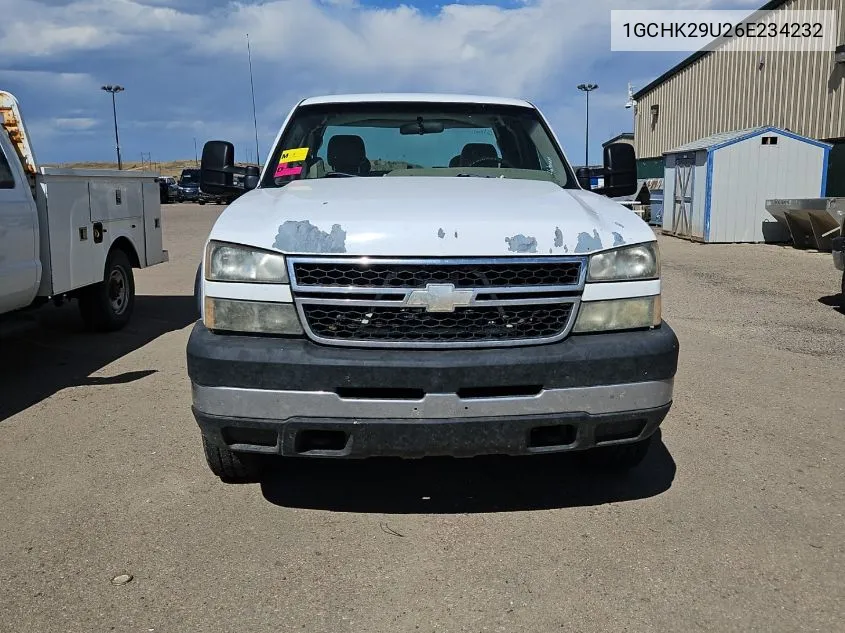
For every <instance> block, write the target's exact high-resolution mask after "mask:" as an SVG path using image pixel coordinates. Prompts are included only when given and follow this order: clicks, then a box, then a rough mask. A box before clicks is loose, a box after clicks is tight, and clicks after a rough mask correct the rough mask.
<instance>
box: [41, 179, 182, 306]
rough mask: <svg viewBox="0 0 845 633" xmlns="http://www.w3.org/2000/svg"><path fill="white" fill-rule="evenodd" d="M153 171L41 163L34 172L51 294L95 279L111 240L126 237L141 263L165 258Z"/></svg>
mask: <svg viewBox="0 0 845 633" xmlns="http://www.w3.org/2000/svg"><path fill="white" fill-rule="evenodd" d="M155 178H156V176H155V174H153V173H148V172H135V173H132V172H123V171H117V170H78V169H57V168H51V167H42V168H41V169H40V173H39V174H38V175H37V176H36V205H37V208H38V222H39V225H40V226H41V227H44V228H43V229H42V230H41V231H40V242H41V255H42V256H41V259H42V271H43V272H42V276H41V285H40V286H39V289H38V295H39V296H43V297H50V296H53V295H57V294H62V293H66V292H70V291H72V290H76V289H78V288H81V287H84V286H87V285H89V284H93V283H97V282H99V281H102V279H103V266H104V265H105V261H106V256H107V255H108V253H109V250H110V249H111V247H112V245H113V244H114V243H115V242H117V241H118V240H121V239H125V240H128V242H129V244H130V245H131V246H132V249H133V250H134V252H135V255H136V256H137V258H138V259H137V263H138V264H139V267H146V266H152V265H154V264H159V263H161V262H164V261H166V260H167V253H166V252H165V251H163V250H162V225H161V204H160V201H159V190H158V184H157V183H156V181H155Z"/></svg>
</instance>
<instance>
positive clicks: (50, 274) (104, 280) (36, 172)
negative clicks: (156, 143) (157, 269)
mask: <svg viewBox="0 0 845 633" xmlns="http://www.w3.org/2000/svg"><path fill="white" fill-rule="evenodd" d="M159 197H160V194H159V185H158V184H157V182H156V179H155V174H152V173H132V172H126V171H117V170H114V171H110V170H83V169H59V168H51V167H39V166H38V165H37V163H36V161H35V154H34V153H33V151H32V146H31V144H30V141H29V135H28V133H27V130H26V125H25V123H24V120H23V117H22V116H21V112H20V108H19V106H18V102H17V100H16V99H15V97H14V96H13V95H12V94H10V93H8V92H3V91H0V315H5V314H9V313H12V312H16V311H18V310H25V309H30V308H35V307H38V306H40V305H43V304H45V303H47V302H49V301H50V300H51V299H52V300H53V301H54V302H56V303H59V302H61V301H63V300H64V299H67V298H76V299H78V301H79V308H80V312H81V314H82V318H83V321H84V322H85V324H86V326H88V327H89V328H91V329H95V330H101V331H109V330H116V329H119V328H121V327H123V326H124V325H126V323H127V322H128V321H129V319H130V317H131V315H132V309H133V307H134V304H135V284H134V277H133V273H132V269H133V268H144V267H146V266H152V265H153V264H158V263H161V262H164V261H167V252H166V251H164V250H162V227H161V205H160V202H159Z"/></svg>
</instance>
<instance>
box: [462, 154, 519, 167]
mask: <svg viewBox="0 0 845 633" xmlns="http://www.w3.org/2000/svg"><path fill="white" fill-rule="evenodd" d="M480 163H493V165H481V164H480ZM468 166H469V167H505V166H507V167H511V168H512V167H513V165H511V164H510V163H509V162H508V161H506V160H505V159H504V158H489V157H488V158H479V159H478V160H476V161H473V162H472V163H470V164H469V165H468Z"/></svg>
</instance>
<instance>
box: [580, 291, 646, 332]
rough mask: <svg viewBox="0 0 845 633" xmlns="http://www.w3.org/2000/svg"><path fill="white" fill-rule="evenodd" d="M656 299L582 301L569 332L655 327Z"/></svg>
mask: <svg viewBox="0 0 845 633" xmlns="http://www.w3.org/2000/svg"><path fill="white" fill-rule="evenodd" d="M660 311H661V306H660V295H655V296H653V297H637V298H635V299H613V300H612V301H585V302H583V303H582V304H581V307H580V309H579V310H578V320H577V321H576V322H575V327H573V328H572V331H573V332H576V333H577V332H581V333H583V332H604V331H607V330H632V329H636V328H647V327H656V326H658V325H660V320H661V314H660Z"/></svg>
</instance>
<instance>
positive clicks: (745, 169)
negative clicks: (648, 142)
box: [663, 127, 831, 242]
mask: <svg viewBox="0 0 845 633" xmlns="http://www.w3.org/2000/svg"><path fill="white" fill-rule="evenodd" d="M830 148H831V146H830V145H828V144H826V143H821V142H819V141H816V140H814V139H811V138H806V137H801V136H798V135H796V134H792V133H791V132H787V131H786V130H781V129H778V128H775V127H759V128H752V129H748V130H736V131H734V132H729V133H726V134H715V135H713V136H709V137H707V138H703V139H700V140H698V141H694V142H692V143H687V144H686V145H682V146H680V147H677V148H675V149H673V150H671V151H669V152H667V153H666V155H665V162H666V168H665V177H664V187H665V188H664V199H665V201H666V202H665V205H664V206H665V210H664V212H663V232H664V233H668V234H670V235H676V236H678V237H685V238H689V239H693V240H697V241H702V242H787V241H789V240H790V235H789V232H788V230H787V229H786V227H785V226H784V225H783V224H782V223H780V222H778V221H777V220H776V219H775V218H774V217H773V216H772V215H770V214H769V212H768V211H766V200H770V199H772V198H811V197H815V196H819V195H820V194H821V192H823V191H824V190H825V187H826V183H825V178H826V175H827V163H828V155H829V152H830Z"/></svg>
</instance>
